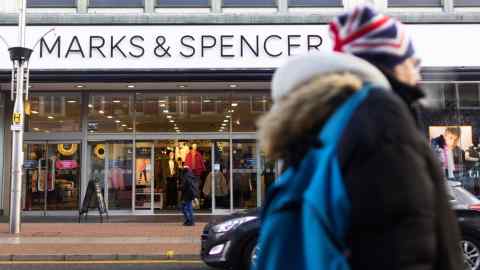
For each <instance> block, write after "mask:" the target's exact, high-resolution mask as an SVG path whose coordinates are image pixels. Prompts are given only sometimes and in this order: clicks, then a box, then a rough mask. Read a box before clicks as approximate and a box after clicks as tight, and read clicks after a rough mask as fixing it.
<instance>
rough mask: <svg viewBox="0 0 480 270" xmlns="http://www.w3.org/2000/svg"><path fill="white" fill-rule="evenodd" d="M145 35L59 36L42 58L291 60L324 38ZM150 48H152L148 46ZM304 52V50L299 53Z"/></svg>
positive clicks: (44, 47) (43, 46)
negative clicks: (214, 57)
mask: <svg viewBox="0 0 480 270" xmlns="http://www.w3.org/2000/svg"><path fill="white" fill-rule="evenodd" d="M148 38H151V37H145V36H142V35H133V36H127V35H123V36H115V35H111V36H100V35H90V36H81V37H80V36H76V35H75V36H73V37H69V38H67V37H62V36H57V37H56V38H55V39H45V38H42V39H41V41H40V49H39V54H40V58H43V57H46V56H54V57H57V58H65V59H68V58H70V57H73V56H76V57H81V58H96V57H102V58H117V57H120V58H141V57H144V56H145V54H146V52H147V51H148V50H150V52H151V53H152V55H153V56H154V57H157V58H172V57H184V58H191V57H195V56H200V57H202V58H204V57H209V55H210V54H211V53H214V54H216V55H217V56H220V57H221V58H238V57H246V56H248V57H265V56H267V57H272V58H277V57H282V56H291V55H294V54H296V53H298V52H300V51H302V52H305V51H311V50H319V49H320V48H321V47H322V45H323V38H322V36H320V35H317V34H289V35H279V34H270V35H258V34H257V35H248V36H246V35H193V34H188V35H182V36H180V37H179V38H176V39H169V38H168V37H167V36H164V35H158V36H155V37H153V43H152V42H146V41H147V39H148ZM147 44H153V46H148V45H147ZM300 49H303V50H300Z"/></svg>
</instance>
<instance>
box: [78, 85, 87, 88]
mask: <svg viewBox="0 0 480 270" xmlns="http://www.w3.org/2000/svg"><path fill="white" fill-rule="evenodd" d="M84 87H85V85H81V84H79V85H77V88H84Z"/></svg>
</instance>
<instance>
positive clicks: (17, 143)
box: [8, 0, 32, 234]
mask: <svg viewBox="0 0 480 270" xmlns="http://www.w3.org/2000/svg"><path fill="white" fill-rule="evenodd" d="M21 3H22V4H21V9H20V14H19V20H18V28H19V33H18V40H19V45H18V47H12V48H9V49H8V51H9V53H10V59H11V60H12V63H13V67H12V68H13V69H12V99H13V98H15V105H14V108H13V117H12V125H11V130H12V133H13V138H12V169H11V175H12V182H11V196H10V233H11V234H19V233H20V216H21V212H20V211H21V196H22V167H23V128H24V118H25V116H24V103H23V99H24V93H28V77H29V76H28V75H29V74H28V61H29V59H30V55H31V54H32V50H31V49H29V48H26V47H25V28H26V17H25V16H26V7H27V3H26V0H22V1H21ZM25 78H27V79H26V80H25ZM27 97H28V94H27V95H25V98H27Z"/></svg>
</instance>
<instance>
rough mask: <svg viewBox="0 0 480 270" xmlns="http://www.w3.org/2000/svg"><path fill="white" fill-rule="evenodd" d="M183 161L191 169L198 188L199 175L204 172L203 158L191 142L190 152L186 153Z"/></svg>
mask: <svg viewBox="0 0 480 270" xmlns="http://www.w3.org/2000/svg"><path fill="white" fill-rule="evenodd" d="M185 163H186V164H187V166H188V167H189V168H191V169H192V171H193V174H194V175H195V177H196V185H197V188H198V189H200V177H201V176H202V174H203V172H205V170H206V168H205V160H204V159H203V156H202V154H201V153H200V152H198V151H197V145H196V144H192V146H191V147H190V152H189V153H188V155H187V158H186V160H185Z"/></svg>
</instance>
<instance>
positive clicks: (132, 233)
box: [0, 223, 205, 260]
mask: <svg viewBox="0 0 480 270" xmlns="http://www.w3.org/2000/svg"><path fill="white" fill-rule="evenodd" d="M204 225H205V223H197V224H196V226H194V227H184V226H181V225H180V224H178V223H82V224H75V223H24V224H22V232H21V234H20V236H18V237H15V236H12V235H10V234H9V233H8V224H6V223H3V224H0V260H132V259H149V260H152V259H159V260H163V259H190V260H192V259H198V258H199V252H200V235H201V232H202V229H203V226H204Z"/></svg>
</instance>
